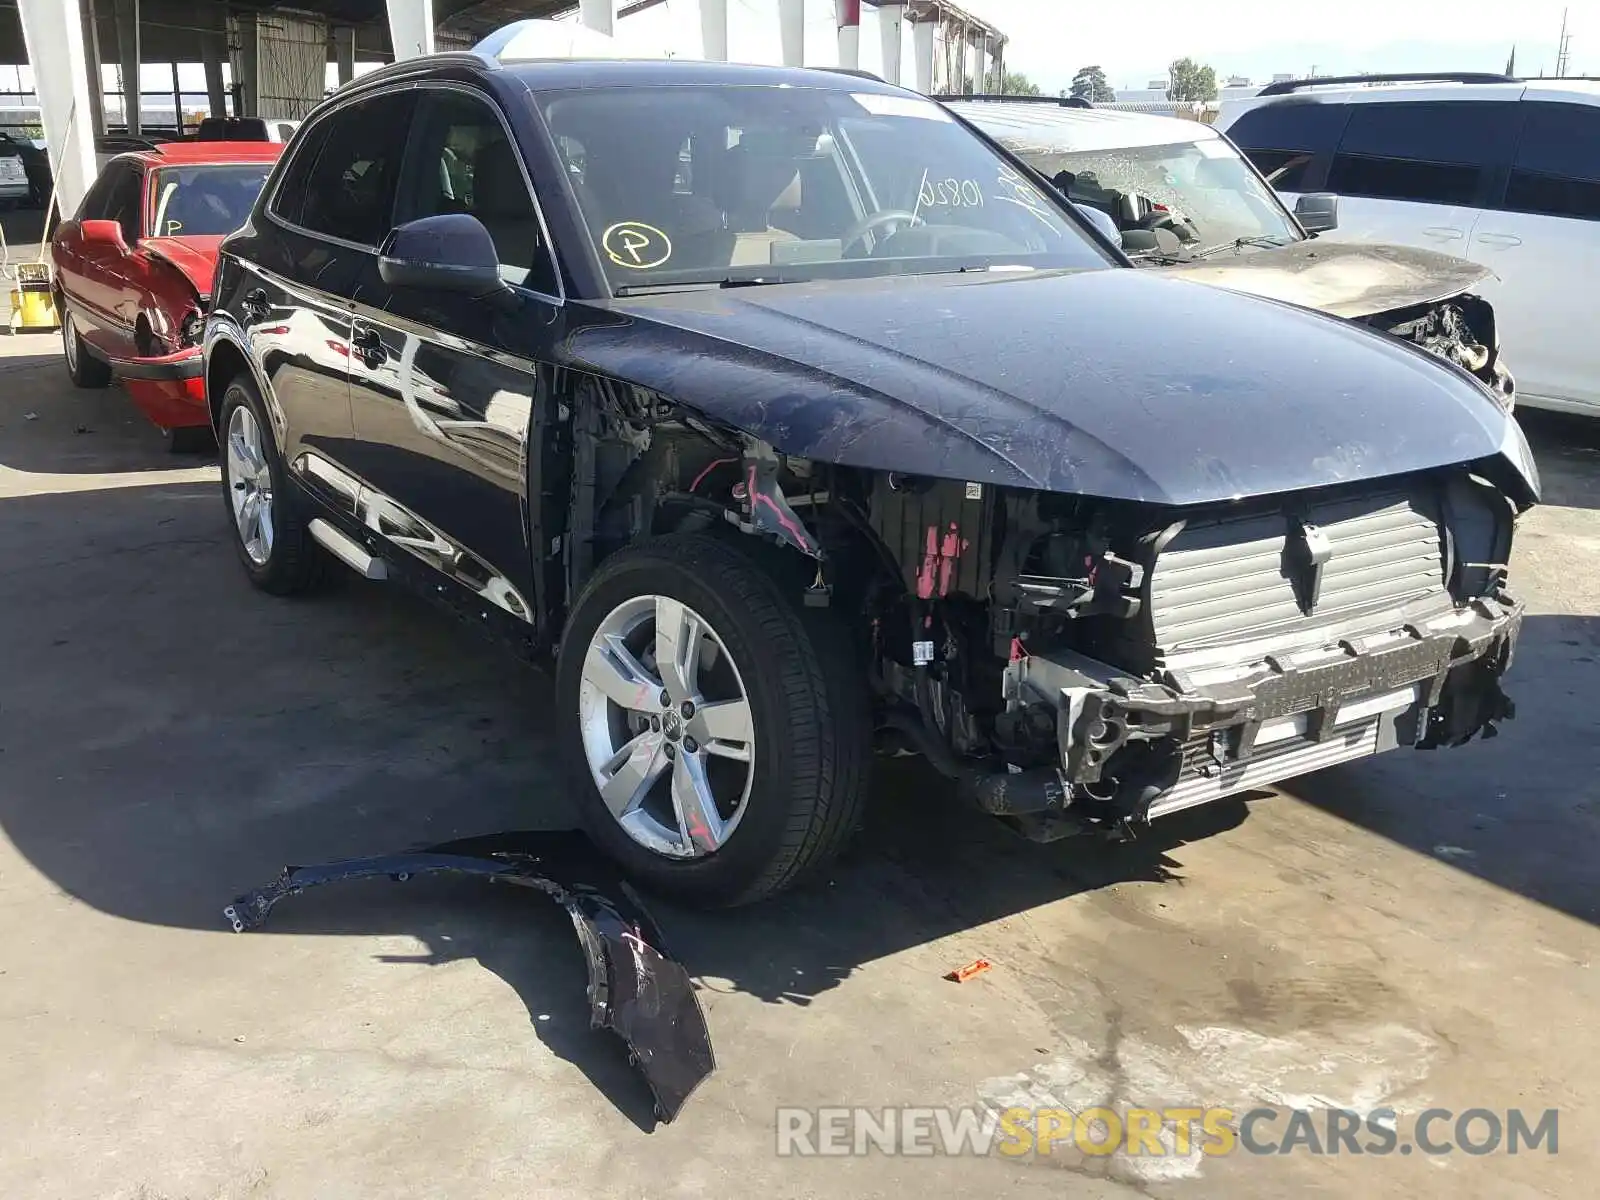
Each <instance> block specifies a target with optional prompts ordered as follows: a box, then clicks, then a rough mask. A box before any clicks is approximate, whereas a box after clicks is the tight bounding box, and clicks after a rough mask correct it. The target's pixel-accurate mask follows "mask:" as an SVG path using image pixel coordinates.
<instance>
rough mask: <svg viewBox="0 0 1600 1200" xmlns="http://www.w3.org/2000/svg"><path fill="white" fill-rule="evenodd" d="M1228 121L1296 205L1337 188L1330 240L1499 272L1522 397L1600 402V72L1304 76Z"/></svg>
mask: <svg viewBox="0 0 1600 1200" xmlns="http://www.w3.org/2000/svg"><path fill="white" fill-rule="evenodd" d="M1217 126H1218V128H1221V129H1224V130H1225V131H1226V132H1227V134H1228V136H1229V137H1230V138H1232V139H1233V141H1234V142H1235V143H1236V144H1237V145H1238V146H1239V147H1240V148H1241V149H1242V150H1244V152H1245V153H1246V154H1248V155H1249V157H1250V158H1251V160H1252V161H1254V162H1255V164H1256V166H1257V167H1259V168H1260V169H1261V171H1262V173H1263V174H1264V175H1266V177H1267V178H1268V180H1269V181H1271V183H1272V184H1273V186H1274V187H1275V188H1277V189H1278V191H1279V192H1280V193H1283V194H1284V195H1285V196H1286V197H1287V198H1288V199H1289V201H1290V203H1293V201H1294V198H1295V197H1297V196H1298V195H1300V194H1302V193H1306V192H1334V193H1337V194H1338V196H1339V227H1338V229H1337V230H1334V231H1330V232H1328V233H1325V234H1323V235H1322V236H1323V237H1324V238H1327V239H1330V240H1337V241H1371V242H1385V243H1390V244H1399V245H1408V246H1419V247H1423V248H1426V249H1431V250H1443V251H1445V252H1446V253H1449V254H1455V255H1460V256H1461V257H1463V258H1467V259H1471V260H1472V261H1474V262H1478V263H1481V264H1483V265H1484V266H1486V267H1488V268H1489V269H1490V270H1492V271H1493V272H1494V273H1495V276H1496V278H1495V279H1490V280H1485V281H1484V282H1483V283H1482V284H1481V285H1479V290H1480V291H1481V292H1482V294H1483V296H1484V297H1485V298H1486V299H1488V300H1489V301H1490V302H1491V303H1492V304H1493V305H1494V308H1495V313H1496V315H1497V317H1498V320H1499V327H1500V333H1501V337H1502V338H1503V339H1504V341H1505V343H1506V344H1507V345H1508V346H1512V347H1515V357H1516V371H1517V403H1518V404H1522V405H1528V406H1531V407H1535V408H1554V409H1564V410H1568V411H1573V412H1584V413H1590V414H1600V303H1597V301H1596V296H1597V295H1600V291H1597V288H1600V82H1596V81H1584V80H1574V79H1548V80H1531V79H1530V80H1514V79H1509V78H1506V77H1495V76H1482V75H1460V76H1454V77H1451V76H1445V77H1443V78H1436V79H1432V80H1428V81H1422V80H1412V79H1406V78H1404V77H1402V78H1401V79H1398V80H1397V79H1394V78H1393V77H1365V78H1362V79H1360V80H1359V81H1358V80H1355V79H1342V80H1332V81H1326V80H1325V81H1316V80H1297V81H1294V82H1290V83H1280V84H1272V85H1269V86H1268V87H1267V88H1265V89H1263V91H1262V92H1261V94H1259V95H1257V96H1254V97H1251V98H1249V99H1245V100H1235V101H1228V102H1225V103H1224V104H1223V106H1222V111H1221V113H1220V114H1219V116H1218V118H1217Z"/></svg>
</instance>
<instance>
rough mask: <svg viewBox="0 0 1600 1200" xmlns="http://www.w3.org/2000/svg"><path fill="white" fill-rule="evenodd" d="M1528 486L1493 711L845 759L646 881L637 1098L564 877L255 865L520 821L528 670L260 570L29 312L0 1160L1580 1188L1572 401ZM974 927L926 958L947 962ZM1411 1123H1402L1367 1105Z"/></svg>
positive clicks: (206, 503) (116, 1193)
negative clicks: (1102, 835)
mask: <svg viewBox="0 0 1600 1200" xmlns="http://www.w3.org/2000/svg"><path fill="white" fill-rule="evenodd" d="M1527 423H1528V424H1529V426H1530V427H1531V430H1532V433H1533V436H1534V437H1535V440H1536V442H1537V444H1538V449H1539V453H1540V457H1541V461H1542V465H1543V469H1544V470H1545V472H1546V480H1547V489H1548V499H1549V501H1550V502H1549V503H1548V504H1547V505H1545V506H1544V507H1542V508H1541V509H1539V510H1537V511H1536V512H1535V513H1534V514H1533V515H1532V516H1531V517H1530V518H1529V519H1527V520H1526V522H1525V523H1524V526H1523V531H1522V534H1521V537H1520V541H1519V543H1518V548H1517V562H1516V578H1517V580H1518V583H1519V585H1520V588H1521V590H1522V592H1523V593H1524V595H1525V596H1526V598H1527V600H1528V602H1529V613H1530V615H1529V618H1528V620H1527V624H1526V626H1525V630H1524V634H1523V640H1522V643H1521V647H1520V649H1519V652H1518V660H1517V664H1516V667H1515V669H1514V673H1513V676H1512V678H1511V681H1510V685H1509V686H1510V690H1511V692H1512V694H1513V695H1514V696H1515V698H1516V699H1517V702H1518V705H1519V718H1518V719H1517V720H1516V721H1514V722H1511V723H1510V724H1508V725H1507V726H1506V727H1505V730H1504V733H1503V734H1502V736H1501V737H1500V738H1498V739H1497V740H1494V741H1491V742H1487V743H1475V744H1473V745H1471V746H1468V747H1466V748H1463V749H1460V750H1455V751H1447V752H1438V753H1434V754H1423V753H1415V752H1409V751H1400V752H1397V753H1396V754H1393V755H1390V756H1388V757H1386V758H1384V759H1380V760H1377V761H1374V762H1369V763H1367V764H1364V765H1357V766H1354V767H1349V768H1343V769H1337V770H1334V771H1331V772H1327V773H1324V774H1323V775H1320V776H1317V777H1313V778H1311V779H1307V780H1303V781H1299V782H1297V783H1295V784H1293V785H1291V786H1290V787H1289V788H1288V790H1287V793H1286V794H1277V795H1263V796H1261V797H1258V798H1252V799H1250V800H1248V801H1245V800H1239V801H1228V802H1223V803H1221V804H1218V805H1215V806H1212V807H1210V808H1208V809H1201V810H1197V811H1194V812H1191V813H1189V814H1184V815H1180V816H1178V817H1174V818H1171V819H1170V820H1169V821H1167V822H1165V823H1163V824H1161V825H1159V826H1158V828H1157V830H1156V832H1155V833H1154V834H1153V835H1152V836H1150V837H1149V838H1147V839H1145V840H1143V841H1141V842H1139V843H1136V844H1134V845H1131V846H1127V847H1121V848H1110V849H1108V848H1105V847H1100V846H1091V845H1087V844H1077V843H1071V842H1068V843H1058V844H1057V845H1054V846H1050V847H1034V846H1029V845H1026V844H1022V843H1019V842H1017V841H1015V840H1013V839H1012V838H1011V837H1010V836H1009V835H1008V834H1006V833H1005V832H1004V831H1002V830H1001V829H999V828H998V827H996V826H994V825H992V824H990V823H989V822H987V821H986V819H984V818H982V817H979V816H977V815H976V814H972V813H968V812H966V811H964V810H962V809H960V808H958V807H957V806H956V805H955V803H954V802H953V801H948V800H946V799H945V798H943V796H942V795H941V793H940V791H939V789H938V788H936V787H929V786H927V782H926V780H925V778H924V777H923V776H921V775H919V774H917V773H915V772H914V771H911V772H899V773H890V772H884V773H883V774H882V775H881V777H880V778H879V780H878V781H877V784H876V794H875V798H874V805H873V809H872V813H871V817H870V820H869V823H868V827H867V828H866V829H865V830H864V832H863V834H862V836H861V837H860V838H859V839H858V840H857V843H856V845H855V847H854V848H853V850H852V851H851V853H850V855H849V856H848V857H847V859H846V860H845V861H844V862H843V863H841V864H840V866H839V867H838V869H837V870H836V871H835V872H834V873H833V874H832V877H831V878H830V879H829V880H828V881H827V883H826V884H825V885H823V886H819V887H817V888H814V889H812V890H810V891H807V892H804V893H802V894H797V895H792V896H789V897H786V898H784V899H782V900H779V901H777V902H774V903H772V904H769V905H766V906H763V907H759V908H757V909H754V910H746V911H743V912H739V913H735V914H721V915H712V916H707V915H701V914H693V913H687V912H680V911H676V910H671V909H665V908H663V909H661V910H660V911H659V913H658V915H659V916H660V918H661V921H662V924H663V925H664V927H665V929H666V932H667V934H668V936H669V938H670V940H671V942H672V944H673V947H674V949H675V950H676V951H677V952H678V953H679V956H680V957H681V958H682V959H683V960H684V961H685V963H686V964H687V965H688V967H689V969H690V971H691V972H692V973H693V974H694V976H695V977H696V980H697V981H698V982H699V984H700V985H701V986H702V989H703V990H702V992H701V1000H702V1003H703V1005H704V1007H705V1010H706V1015H707V1019H708V1021H709V1024H710V1027H711V1031H712V1036H713V1039H714V1041H715V1045H716V1051H717V1060H718V1071H717V1074H716V1075H714V1076H713V1077H712V1078H711V1079H710V1080H709V1081H708V1082H707V1083H706V1084H705V1085H704V1086H703V1087H702V1088H701V1090H700V1091H699V1092H698V1093H697V1094H696V1095H695V1097H694V1098H693V1099H692V1100H691V1102H690V1104H689V1106H688V1107H687V1109H686V1110H685V1111H684V1113H683V1114H682V1115H681V1117H680V1118H679V1120H678V1121H677V1122H675V1123H674V1124H672V1125H670V1126H662V1127H659V1128H652V1124H653V1123H652V1121H651V1119H650V1117H649V1106H648V1098H647V1096H646V1094H645V1091H644V1088H643V1085H642V1084H641V1083H640V1081H639V1080H638V1079H637V1078H636V1077H635V1076H634V1074H633V1073H632V1071H631V1070H630V1069H629V1068H628V1066H627V1064H626V1062H625V1060H624V1056H623V1052H622V1047H621V1043H620V1042H619V1041H618V1040H617V1039H615V1038H613V1037H612V1036H611V1035H609V1034H604V1033H591V1032H590V1031H589V1029H588V1028H587V1022H586V1015H587V1014H586V1011H585V1005H584V1000H583V965H582V959H581V956H580V954H579V952H578V949H577V946H576V943H575V942H574V939H573V937H572V933H571V929H570V927H569V925H568V924H567V922H566V918H565V917H564V915H563V914H562V913H561V912H560V911H559V910H558V909H557V908H555V907H554V906H552V905H550V904H549V903H548V902H546V901H544V900H543V899H541V898H540V897H538V896H535V895H532V894H528V893H520V892H514V891H512V890H510V889H506V890H501V889H491V888H484V887H482V886H481V885H477V884H473V883H471V882H470V881H461V882H452V881H443V880H431V881H430V880H423V881H417V882H413V883H410V884H407V885H405V886H395V885H390V884H386V883H375V884H357V885H349V886H347V887H344V888H339V889H328V890H325V891H323V892H320V893H317V894H313V895H310V896H306V897H301V898H297V899H292V900H289V901H287V902H285V903H284V905H283V906H282V908H281V909H280V910H279V911H278V913H277V914H276V916H275V918H274V920H273V922H272V923H271V924H270V925H269V926H268V927H267V931H266V932H264V933H261V934H252V935H247V936H242V937H241V936H235V935H234V934H232V933H230V932H227V931H226V930H225V929H224V927H223V924H222V921H221V915H220V909H221V906H222V905H223V904H224V903H225V902H226V901H227V900H228V899H229V898H230V897H232V896H233V895H235V894H236V893H238V892H239V891H241V890H244V889H245V888H247V887H249V886H253V885H255V884H257V883H260V882H264V881H265V880H267V879H269V878H270V877H272V876H273V875H274V874H276V872H277V870H278V868H279V867H280V866H281V865H282V864H283V863H285V862H296V861H316V860H322V859H327V858H332V857H337V856H344V855H351V854H361V853H370V852H376V851H382V850H388V849H398V848H403V847H406V846H408V845H412V844H416V843H419V842H423V841H427V840H433V839H442V838H445V837H449V836H456V835H465V834H470V833H478V832H485V831H493V830H498V829H504V828H540V827H563V826H565V825H566V824H568V810H567V805H566V801H565V799H564V797H563V795H562V791H561V788H560V786H559V784H558V782H557V776H556V773H555V771H554V769H553V767H552V765H551V753H552V749H553V748H552V746H551V744H550V740H549V737H548V735H547V734H546V732H545V724H546V717H547V714H548V712H549V691H548V687H547V684H546V683H545V681H544V680H543V679H542V678H540V677H539V676H537V675H533V674H530V673H527V672H525V671H523V670H521V669H518V668H516V667H513V666H509V665H507V664H506V663H505V662H503V661H502V660H501V658H500V657H499V656H498V655H497V654H496V652H495V651H494V650H493V649H492V648H490V647H489V646H488V645H487V644H485V643H482V642H480V641H479V640H477V638H476V637H475V636H474V635H473V634H472V633H471V632H470V631H468V630H465V629H462V628H459V627H456V626H454V625H452V624H450V623H449V622H448V621H447V620H446V619H444V618H442V617H440V616H439V615H437V614H436V613H434V612H433V611H432V610H430V609H428V608H426V607H424V606H422V605H421V604H419V603H416V602H414V601H412V600H411V599H409V598H407V597H406V596H403V595H399V594H396V593H394V592H392V591H386V590H384V589H383V588H381V587H380V586H376V585H368V584H363V583H360V582H358V581H355V580H353V579H352V580H350V581H349V582H348V583H346V584H345V585H344V586H342V587H340V588H339V589H337V590H335V591H334V592H333V593H332V594H330V595H327V596H325V597H321V598H318V599H315V600H309V601H304V602H284V601H278V600H272V599H269V598H267V597H265V596H261V595H258V594H256V593H254V592H253V591H252V590H251V589H250V588H249V587H248V586H247V584H246V583H245V580H244V577H243V574H242V572H241V571H240V570H239V568H238V565H237V563H236V562H235V560H234V556H233V551H232V550H231V548H230V547H229V545H228V536H229V535H228V531H227V528H226V526H225V524H224V516H223V508H222V502H221V500H220V499H219V496H218V492H217V488H216V485H215V482H214V481H215V467H214V466H213V465H209V464H206V463H204V462H198V463H197V462H194V461H193V460H175V459H173V458H172V457H171V456H169V455H167V454H166V453H165V452H164V451H163V449H162V448H161V443H160V439H159V436H158V435H157V433H156V432H155V431H154V430H153V429H151V428H150V427H148V426H147V425H145V424H144V423H143V422H142V420H141V419H140V418H139V417H138V416H137V415H136V414H135V413H134V411H133V410H132V408H131V407H130V405H129V404H128V402H127V400H126V398H125V397H124V396H122V395H121V394H120V393H118V392H116V391H115V390H112V391H107V392H81V391H76V390H74V389H73V388H71V387H70V386H69V385H68V384H67V383H66V378H65V373H64V369H63V367H62V365H61V363H60V361H59V343H58V342H57V341H56V340H55V339H53V338H50V337H47V336H29V337H18V338H11V339H3V338H0V831H3V836H0V947H4V950H3V952H0V1128H3V1129H4V1130H5V1131H6V1136H5V1137H4V1138H3V1139H0V1195H4V1196H7V1197H11V1196H15V1197H51V1198H53V1200H76V1198H79V1197H82V1198H95V1200H103V1198H106V1197H117V1198H126V1200H134V1198H138V1200H158V1198H159V1200H180V1198H183V1200H236V1198H244V1197H250V1198H252V1200H259V1198H264V1197H283V1198H291V1197H292V1198H294V1200H310V1198H320V1197H329V1198H338V1200H365V1198H368V1197H371V1198H373V1200H377V1198H380V1197H381V1198H385V1200H387V1198H389V1197H394V1196H407V1197H466V1196H471V1197H475V1198H477V1197H501V1196H503V1197H517V1198H519V1200H520V1198H524V1197H529V1196H546V1195H548V1196H568V1195H573V1196H578V1195H581V1196H641V1197H643V1196H650V1197H659V1196H705V1195H713V1196H717V1195H758V1194H759V1195H769V1194H770V1195H781V1196H810V1195H829V1196H834V1195H852V1196H879V1195H882V1196H896V1197H899V1196H903V1195H905V1194H907V1193H908V1192H909V1191H911V1190H912V1189H915V1190H917V1191H918V1192H919V1193H921V1194H926V1195H945V1194H951V1195H954V1194H968V1195H970V1194H975V1192H974V1189H981V1190H982V1191H983V1193H985V1194H987V1193H989V1192H993V1191H997V1190H1001V1189H1003V1190H1004V1191H1005V1192H1006V1194H1008V1195H1009V1194H1016V1195H1026V1196H1033V1195H1037V1196H1051V1197H1056V1196H1060V1195H1063V1194H1066V1195H1073V1196H1078V1195H1082V1196H1108V1197H1109V1196H1130V1195H1136V1194H1142V1195H1148V1196H1154V1197H1168V1196H1171V1197H1188V1196H1193V1197H1213V1196H1216V1197H1221V1196H1227V1197H1257V1196H1259V1197H1274V1198H1275V1197H1278V1196H1281V1195H1284V1194H1296V1193H1304V1194H1326V1195H1330V1196H1333V1195H1338V1196H1346V1195H1352V1194H1361V1195H1386V1196H1422V1195H1428V1196H1432V1195H1440V1196H1444V1195H1449V1196H1451V1197H1456V1196H1485V1197H1488V1196H1493V1197H1497V1198H1503V1197H1517V1196H1524V1195H1528V1196H1531V1195H1577V1194H1582V1193H1586V1192H1587V1190H1588V1188H1589V1187H1591V1186H1593V1180H1594V1178H1595V1177H1596V1174H1597V1173H1600V1152H1597V1150H1596V1139H1595V1124H1594V1122H1595V1116H1594V1114H1595V1113H1596V1112H1597V1111H1600V1079H1597V1077H1596V1076H1595V1074H1594V1072H1593V1071H1592V1070H1591V1069H1589V1068H1590V1066H1591V1065H1592V1064H1593V1063H1594V1062H1595V1061H1596V1058H1597V1056H1600V1025H1597V1023H1596V1019H1595V1014H1596V1013H1597V1012H1600V972H1597V970H1596V968H1595V962H1596V958H1597V955H1600V932H1597V929H1596V923H1597V921H1600V867H1597V865H1596V864H1597V862H1600V787H1597V784H1596V782H1595V781H1596V777H1597V772H1596V767H1597V766H1600V752H1597V750H1596V749H1595V745H1596V743H1595V736H1594V730H1595V724H1594V717H1593V711H1594V706H1595V702H1596V700H1597V699H1600V687H1597V683H1596V680H1597V672H1596V668H1595V658H1596V655H1597V653H1600V515H1597V511H1596V510H1597V509H1600V450H1597V446H1600V434H1597V432H1596V427H1595V426H1593V425H1585V424H1584V423H1582V422H1578V421H1555V420H1544V419H1540V418H1538V417H1537V416H1534V417H1530V418H1529V420H1528V422H1527ZM980 955H982V956H985V957H987V958H989V959H990V960H991V961H992V962H993V963H994V968H993V970H991V971H990V972H988V973H987V974H985V975H983V976H981V977H979V978H978V979H976V980H974V981H972V982H970V983H967V984H963V985H956V984H952V983H948V982H945V981H943V980H942V979H941V978H940V977H941V975H942V974H943V973H944V972H946V971H948V970H950V969H951V968H952V967H954V966H957V965H959V964H961V963H964V962H967V961H969V960H971V959H974V958H976V957H978V956H980ZM1308 1095H1309V1096H1311V1097H1314V1098H1315V1099H1314V1102H1315V1103H1318V1104H1323V1105H1327V1104H1335V1105H1354V1106H1361V1107H1371V1106H1373V1105H1378V1104H1385V1103H1387V1104H1392V1105H1393V1106H1394V1107H1396V1108H1398V1109H1400V1110H1402V1113H1412V1114H1414V1113H1415V1112H1417V1111H1418V1110H1420V1109H1422V1108H1426V1107H1428V1106H1429V1105H1439V1106H1446V1107H1451V1108H1455V1109H1465V1108H1470V1107H1484V1108H1491V1109H1502V1110H1503V1109H1505V1108H1507V1107H1512V1106H1522V1107H1525V1108H1529V1109H1535V1110H1543V1109H1545V1108H1547V1107H1557V1108H1560V1109H1561V1110H1562V1111H1561V1131H1560V1132H1561V1140H1560V1153H1559V1154H1557V1155H1555V1156H1553V1157H1552V1156H1548V1155H1546V1154H1545V1153H1543V1152H1539V1153H1535V1154H1529V1153H1526V1152H1524V1153H1523V1154H1521V1155H1518V1156H1514V1157H1513V1156H1508V1155H1505V1154H1499V1155H1491V1156H1486V1157H1468V1156H1465V1155H1461V1154H1456V1155H1454V1156H1451V1157H1447V1158H1430V1157H1423V1156H1420V1155H1417V1156H1411V1157H1405V1158H1401V1157H1388V1158H1383V1159H1373V1158H1370V1157H1369V1158H1352V1157H1350V1156H1348V1155H1346V1156H1342V1157H1331V1158H1328V1157H1325V1158H1317V1157H1311V1156H1309V1155H1306V1154H1304V1153H1297V1154H1292V1155H1287V1156H1282V1157H1274V1158H1257V1157H1252V1156H1248V1155H1238V1156H1235V1157H1230V1158H1225V1159H1209V1160H1206V1161H1204V1162H1203V1163H1199V1164H1194V1163H1177V1162H1171V1161H1167V1162H1165V1163H1161V1162H1151V1161H1144V1162H1140V1161H1133V1160H1125V1159H1117V1160H1111V1161H1110V1163H1109V1165H1108V1162H1107V1160H1102V1159H1086V1158H1083V1157H1082V1156H1079V1155H1076V1154H1075V1153H1071V1152H1068V1153H1065V1154H1062V1155H1059V1156H1056V1157H1054V1158H1051V1159H1038V1160H1028V1161H1021V1162H1014V1161H1004V1160H1000V1159H998V1158H991V1159H942V1158H941V1159H935V1160H929V1159H920V1158H886V1157H883V1156H875V1157H869V1158H843V1159H808V1160H800V1159H792V1158H779V1157H777V1156H776V1155H775V1152H774V1147H775V1132H774V1128H775V1127H774V1109H775V1107H777V1106H779V1105H800V1106H818V1105H838V1104H859V1105H868V1106H872V1107H879V1106H883V1105H891V1104H911V1105H945V1104H948V1105H958V1106H959V1105H972V1104H976V1103H979V1102H983V1101H988V1102H993V1103H1007V1102H1010V1099H1011V1098H1013V1097H1018V1096H1021V1097H1025V1098H1026V1099H1027V1101H1028V1102H1029V1103H1034V1104H1049V1103H1061V1104H1065V1105H1067V1106H1069V1107H1073V1108H1082V1107H1084V1106H1085V1105H1086V1104H1088V1103H1093V1102H1097V1101H1106V1102H1110V1103H1113V1104H1121V1103H1130V1102H1131V1103H1143V1102H1149V1103H1156V1104H1184V1103H1193V1102H1201V1103H1211V1104H1222V1105H1230V1106H1235V1107H1239V1108H1245V1107H1250V1106H1252V1105H1253V1104H1257V1103H1274V1102H1289V1098H1292V1097H1295V1096H1308ZM1404 1124H1405V1119H1404V1118H1402V1128H1404Z"/></svg>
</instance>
